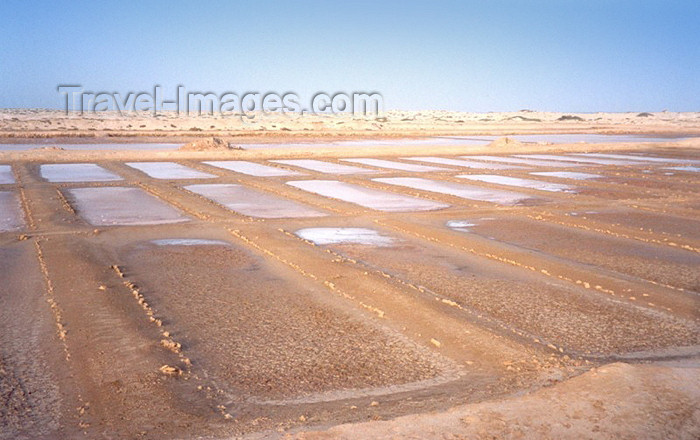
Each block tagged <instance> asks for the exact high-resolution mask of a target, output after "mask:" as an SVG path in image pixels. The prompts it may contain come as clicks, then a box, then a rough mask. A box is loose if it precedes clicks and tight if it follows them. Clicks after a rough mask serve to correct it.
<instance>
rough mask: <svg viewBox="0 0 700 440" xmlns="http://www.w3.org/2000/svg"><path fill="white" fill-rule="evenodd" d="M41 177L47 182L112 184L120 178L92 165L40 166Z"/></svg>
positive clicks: (64, 164)
mask: <svg viewBox="0 0 700 440" xmlns="http://www.w3.org/2000/svg"><path fill="white" fill-rule="evenodd" d="M40 173H41V177H43V178H44V179H46V180H48V181H49V182H56V183H60V182H113V181H116V180H122V178H121V177H119V176H118V175H116V174H114V173H112V172H111V171H107V170H106V169H104V168H102V167H101V166H99V165H95V164H94V163H59V164H50V165H42V166H41V168H40Z"/></svg>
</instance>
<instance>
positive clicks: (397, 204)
mask: <svg viewBox="0 0 700 440" xmlns="http://www.w3.org/2000/svg"><path fill="white" fill-rule="evenodd" d="M287 185H291V186H294V187H296V188H299V189H302V190H304V191H309V192H312V193H314V194H319V195H322V196H325V197H330V198H333V199H338V200H342V201H344V202H349V203H355V204H357V205H360V206H364V207H365V208H370V209H376V210H378V211H385V212H411V211H433V210H437V209H443V208H447V207H449V206H450V205H447V204H445V203H439V202H433V201H431V200H425V199H420V198H418V197H413V196H405V195H402V194H395V193H391V192H387V191H380V190H376V189H370V188H365V187H363V186H359V185H354V184H351V183H345V182H339V181H337V180H299V181H294V182H287Z"/></svg>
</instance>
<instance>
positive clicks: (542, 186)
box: [457, 174, 576, 192]
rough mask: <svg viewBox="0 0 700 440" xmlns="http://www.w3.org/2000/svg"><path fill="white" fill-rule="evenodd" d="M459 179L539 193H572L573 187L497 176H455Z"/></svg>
mask: <svg viewBox="0 0 700 440" xmlns="http://www.w3.org/2000/svg"><path fill="white" fill-rule="evenodd" d="M457 177H459V178H460V179H469V180H476V181H479V182H486V183H495V184H498V185H508V186H517V187H519V188H531V189H537V190H541V191H553V192H574V191H575V189H576V188H575V187H573V186H570V185H565V184H563V183H550V182H543V181H541V180H532V179H521V178H520V177H509V176H497V175H495V174H465V175H462V176H457Z"/></svg>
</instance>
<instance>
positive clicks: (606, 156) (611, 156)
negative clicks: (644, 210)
mask: <svg viewBox="0 0 700 440" xmlns="http://www.w3.org/2000/svg"><path fill="white" fill-rule="evenodd" d="M569 156H583V157H599V158H603V159H627V160H634V161H639V162H654V163H680V164H685V163H692V164H698V163H700V160H693V159H679V158H669V157H657V156H642V155H637V154H607V153H572V154H570V155H569Z"/></svg>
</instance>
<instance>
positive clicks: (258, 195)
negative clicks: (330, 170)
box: [185, 183, 326, 218]
mask: <svg viewBox="0 0 700 440" xmlns="http://www.w3.org/2000/svg"><path fill="white" fill-rule="evenodd" d="M185 189H187V190H188V191H192V192H193V193H197V194H199V195H202V196H204V197H206V198H208V199H210V200H213V201H214V202H216V203H218V204H220V205H223V206H225V207H226V208H228V209H230V210H231V211H234V212H237V213H239V214H242V215H247V216H250V217H257V218H296V217H323V216H325V215H326V214H325V213H323V212H320V211H317V210H315V209H312V208H309V207H308V206H306V205H302V204H301V203H297V202H294V201H292V200H287V199H283V198H280V197H276V196H273V195H269V194H265V193H263V192H260V191H256V190H254V189H250V188H247V187H245V186H243V185H236V184H228V183H221V184H202V185H188V186H186V187H185Z"/></svg>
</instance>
